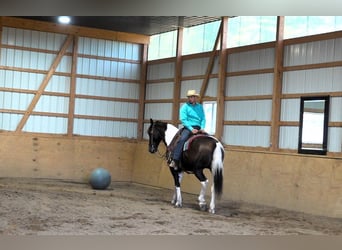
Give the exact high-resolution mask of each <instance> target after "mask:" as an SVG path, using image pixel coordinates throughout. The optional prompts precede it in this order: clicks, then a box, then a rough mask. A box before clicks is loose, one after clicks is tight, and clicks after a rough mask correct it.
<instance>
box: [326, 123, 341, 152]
mask: <svg viewBox="0 0 342 250" xmlns="http://www.w3.org/2000/svg"><path fill="white" fill-rule="evenodd" d="M341 142H342V128H336V127H335V128H334V127H330V128H329V130H328V150H329V152H342V144H341Z"/></svg>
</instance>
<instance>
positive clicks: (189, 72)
mask: <svg viewBox="0 0 342 250" xmlns="http://www.w3.org/2000/svg"><path fill="white" fill-rule="evenodd" d="M208 62H209V58H208V57H204V58H195V59H191V60H184V61H183V65H182V66H183V69H182V75H183V76H200V75H204V74H205V73H206V71H207V68H208ZM217 68H218V67H217V66H216V67H215V70H216V72H215V73H217ZM213 73H214V72H213Z"/></svg>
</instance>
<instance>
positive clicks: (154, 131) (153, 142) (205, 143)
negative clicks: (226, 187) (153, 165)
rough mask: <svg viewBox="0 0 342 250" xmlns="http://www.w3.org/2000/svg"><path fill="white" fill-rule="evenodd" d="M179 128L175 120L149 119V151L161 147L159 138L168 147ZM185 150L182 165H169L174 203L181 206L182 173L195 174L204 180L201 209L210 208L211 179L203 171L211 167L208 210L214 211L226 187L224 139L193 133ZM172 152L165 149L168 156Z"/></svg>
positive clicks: (200, 201) (154, 150) (201, 181)
mask: <svg viewBox="0 0 342 250" xmlns="http://www.w3.org/2000/svg"><path fill="white" fill-rule="evenodd" d="M178 132H179V129H178V128H177V127H175V126H174V125H172V124H169V123H165V122H162V121H153V119H152V118H151V119H150V126H149V128H148V130H147V133H148V136H149V145H148V149H149V152H150V153H152V154H154V153H156V152H159V151H158V147H159V144H160V142H163V143H164V145H165V146H166V147H167V150H168V149H169V147H170V145H171V144H172V143H173V139H174V138H175V136H176V135H178ZM184 145H186V150H184V149H183V152H182V157H181V160H180V168H178V169H174V168H173V167H170V171H171V174H172V176H173V179H174V185H175V190H174V194H173V198H172V201H171V203H172V204H173V205H174V206H175V207H182V194H181V188H180V183H181V180H182V177H183V173H184V172H186V173H188V174H194V175H195V176H196V178H197V179H198V180H199V181H200V183H201V190H200V193H199V196H198V202H199V207H200V210H202V211H205V210H207V204H206V201H205V193H206V189H207V185H208V179H207V177H206V176H205V175H204V173H203V170H204V169H209V170H210V171H211V174H212V180H213V181H212V186H211V200H210V205H209V209H208V211H209V213H213V214H214V213H215V197H216V196H217V198H220V197H221V195H222V189H223V160H224V148H223V145H222V144H221V142H220V141H219V140H218V139H216V138H215V137H213V136H210V135H208V134H204V135H192V136H191V137H190V138H189V139H188V141H187V142H186V143H185V144H184ZM169 154H170V152H168V151H167V152H166V153H165V154H164V155H163V157H164V156H165V158H166V160H167V159H168V155H169Z"/></svg>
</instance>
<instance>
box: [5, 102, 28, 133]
mask: <svg viewBox="0 0 342 250" xmlns="http://www.w3.org/2000/svg"><path fill="white" fill-rule="evenodd" d="M0 100H1V99H0ZM22 117H23V115H19V114H8V113H0V130H6V131H15V129H16V128H17V126H18V123H19V121H20V120H21V118H22Z"/></svg>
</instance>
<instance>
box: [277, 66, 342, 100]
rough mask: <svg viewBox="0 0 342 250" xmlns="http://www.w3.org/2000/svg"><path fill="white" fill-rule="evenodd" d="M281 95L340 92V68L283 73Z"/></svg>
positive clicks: (341, 70) (341, 87)
mask: <svg viewBox="0 0 342 250" xmlns="http://www.w3.org/2000/svg"><path fill="white" fill-rule="evenodd" d="M282 91H283V93H284V94H293V93H317V92H335V91H342V67H333V68H321V69H308V70H299V71H288V72H284V77H283V90H282Z"/></svg>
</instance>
